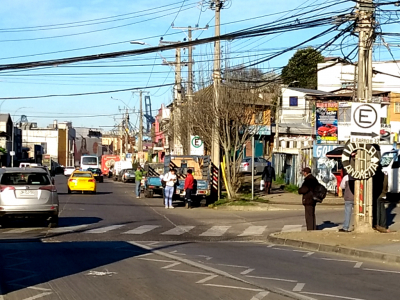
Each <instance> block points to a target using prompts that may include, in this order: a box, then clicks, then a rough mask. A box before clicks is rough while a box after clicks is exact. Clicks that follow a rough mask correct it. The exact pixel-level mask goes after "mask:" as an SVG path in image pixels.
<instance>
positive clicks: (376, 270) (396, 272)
mask: <svg viewBox="0 0 400 300" xmlns="http://www.w3.org/2000/svg"><path fill="white" fill-rule="evenodd" d="M363 270H366V271H373V272H382V273H394V274H400V272H399V271H389V270H378V269H367V268H363Z"/></svg>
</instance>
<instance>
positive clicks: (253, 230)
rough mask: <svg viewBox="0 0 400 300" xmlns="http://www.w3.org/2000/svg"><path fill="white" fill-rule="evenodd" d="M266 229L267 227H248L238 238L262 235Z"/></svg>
mask: <svg viewBox="0 0 400 300" xmlns="http://www.w3.org/2000/svg"><path fill="white" fill-rule="evenodd" d="M266 228H267V226H249V227H247V228H246V230H245V231H243V232H242V233H241V234H239V235H238V236H253V235H262V234H263V233H264V231H265V229H266Z"/></svg>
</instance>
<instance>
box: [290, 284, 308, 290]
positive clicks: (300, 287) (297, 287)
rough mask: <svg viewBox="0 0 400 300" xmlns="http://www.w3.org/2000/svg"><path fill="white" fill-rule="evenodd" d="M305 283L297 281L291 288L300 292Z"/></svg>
mask: <svg viewBox="0 0 400 300" xmlns="http://www.w3.org/2000/svg"><path fill="white" fill-rule="evenodd" d="M305 285H306V284H305V283H298V284H296V286H295V287H294V288H293V292H301V291H302V290H303V288H304V286H305Z"/></svg>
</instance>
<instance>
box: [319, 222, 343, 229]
mask: <svg viewBox="0 0 400 300" xmlns="http://www.w3.org/2000/svg"><path fill="white" fill-rule="evenodd" d="M337 226H339V224H338V223H333V222H331V221H324V222H323V223H322V224H320V225H317V230H323V229H327V228H334V227H337Z"/></svg>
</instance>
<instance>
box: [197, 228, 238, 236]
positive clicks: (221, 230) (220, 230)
mask: <svg viewBox="0 0 400 300" xmlns="http://www.w3.org/2000/svg"><path fill="white" fill-rule="evenodd" d="M229 228H231V226H213V227H211V228H210V229H208V230H207V231H205V232H203V233H202V234H200V236H221V235H223V234H224V233H225V232H226V231H227V230H228V229H229Z"/></svg>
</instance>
